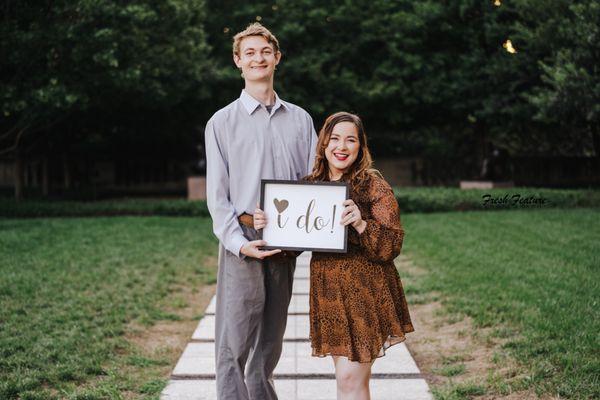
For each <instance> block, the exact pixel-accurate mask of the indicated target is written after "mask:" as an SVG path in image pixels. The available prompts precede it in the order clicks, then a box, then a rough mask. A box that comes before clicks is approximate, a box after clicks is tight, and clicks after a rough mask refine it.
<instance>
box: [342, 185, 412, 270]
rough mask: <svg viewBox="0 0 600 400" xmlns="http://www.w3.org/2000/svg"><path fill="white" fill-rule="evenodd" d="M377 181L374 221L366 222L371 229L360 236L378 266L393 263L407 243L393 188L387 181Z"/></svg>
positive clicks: (372, 200)
mask: <svg viewBox="0 0 600 400" xmlns="http://www.w3.org/2000/svg"><path fill="white" fill-rule="evenodd" d="M374 179H375V180H376V181H375V182H374V184H373V187H372V188H371V190H370V192H371V193H370V197H371V217H370V218H365V221H366V222H367V227H366V228H365V230H364V231H363V233H361V234H360V235H356V236H358V242H359V243H358V244H359V246H360V247H361V248H362V250H363V251H364V252H365V253H366V255H367V257H368V258H369V259H371V260H373V261H376V262H386V261H393V260H394V259H395V258H396V257H398V255H399V254H400V251H401V250H402V242H403V241H404V229H403V227H402V223H401V221H400V207H399V206H398V201H397V200H396V197H395V196H394V192H393V190H392V188H391V187H390V186H389V185H388V184H387V183H386V182H385V181H382V180H381V181H380V179H378V178H374ZM350 229H353V228H350Z"/></svg>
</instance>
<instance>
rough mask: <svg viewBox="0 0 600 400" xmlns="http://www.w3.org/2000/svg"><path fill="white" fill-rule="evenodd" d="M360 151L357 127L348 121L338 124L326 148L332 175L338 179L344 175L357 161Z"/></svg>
mask: <svg viewBox="0 0 600 400" xmlns="http://www.w3.org/2000/svg"><path fill="white" fill-rule="evenodd" d="M359 150H360V141H359V139H358V129H357V128H356V125H354V124H353V123H352V122H347V121H344V122H338V123H337V124H336V125H335V126H334V127H333V130H332V131H331V136H330V137H329V143H328V144H327V147H326V148H325V157H326V158H327V162H328V163H329V170H330V171H331V175H332V176H333V177H335V178H338V177H339V176H340V175H341V174H343V173H344V172H345V171H346V170H347V169H348V168H349V167H350V166H351V165H352V164H353V163H354V161H356V159H357V158H358V152H359Z"/></svg>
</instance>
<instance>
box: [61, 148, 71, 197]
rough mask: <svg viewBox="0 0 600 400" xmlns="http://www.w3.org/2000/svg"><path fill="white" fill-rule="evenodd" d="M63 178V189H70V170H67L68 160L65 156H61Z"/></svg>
mask: <svg viewBox="0 0 600 400" xmlns="http://www.w3.org/2000/svg"><path fill="white" fill-rule="evenodd" d="M63 178H64V184H65V189H66V190H69V189H71V170H70V169H69V159H68V158H67V155H66V154H64V155H63Z"/></svg>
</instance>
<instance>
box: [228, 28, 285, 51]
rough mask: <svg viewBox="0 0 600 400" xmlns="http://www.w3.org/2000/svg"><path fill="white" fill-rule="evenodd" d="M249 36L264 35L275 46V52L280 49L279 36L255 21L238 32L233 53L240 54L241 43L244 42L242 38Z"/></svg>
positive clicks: (234, 40)
mask: <svg viewBox="0 0 600 400" xmlns="http://www.w3.org/2000/svg"><path fill="white" fill-rule="evenodd" d="M248 36H262V37H264V38H265V40H266V41H267V42H268V43H270V44H271V45H272V46H273V50H274V51H275V53H277V52H278V51H279V42H278V41H277V38H276V37H275V35H273V34H272V33H271V31H269V30H268V29H267V28H265V27H264V26H262V25H261V24H259V23H258V22H254V23H252V24H250V25H248V27H247V28H246V29H244V30H243V31H241V32H239V33H237V34H236V35H235V36H234V37H233V54H234V55H236V56H239V55H240V43H242V40H243V39H244V38H247V37H248Z"/></svg>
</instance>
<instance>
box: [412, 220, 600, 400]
mask: <svg viewBox="0 0 600 400" xmlns="http://www.w3.org/2000/svg"><path fill="white" fill-rule="evenodd" d="M599 221H600V210H598V209H573V210H561V209H548V210H536V211H526V210H514V211H503V212H476V211H472V212H464V213H438V214H408V215H405V216H403V223H404V226H405V229H406V237H405V242H404V250H403V251H405V254H407V255H408V256H409V257H411V258H412V259H413V260H414V262H415V263H416V264H417V265H420V266H422V267H424V268H425V269H426V270H427V271H428V274H426V275H425V276H424V277H423V278H422V279H420V280H419V283H418V285H409V286H408V287H407V293H408V294H410V295H413V296H415V295H416V296H417V297H418V296H420V295H421V294H424V293H430V292H433V291H437V292H439V293H441V294H442V295H443V297H444V300H445V306H446V308H447V310H448V312H449V313H450V314H452V313H466V314H467V315H469V316H471V317H472V318H473V319H474V322H475V324H476V326H478V327H493V328H495V334H496V335H497V336H499V337H507V338H509V339H510V340H509V342H508V343H507V345H506V349H507V350H508V351H510V353H511V354H513V355H514V356H515V357H516V358H517V360H519V361H521V362H522V363H524V364H525V365H527V366H529V370H530V375H529V376H528V377H527V378H526V379H524V380H523V381H522V382H521V383H520V384H521V385H522V386H523V388H525V387H528V388H533V389H534V390H535V391H536V392H537V393H538V394H541V393H550V394H553V395H555V396H560V397H561V398H573V399H591V398H600V357H599V356H600V354H599V343H600V307H599V306H600V304H599V300H598V299H599V297H598V296H599V294H600V223H599ZM401 274H402V271H401ZM463 389H465V388H463ZM463 389H460V390H458V389H457V390H454V389H452V390H451V391H450V392H451V393H450V392H447V391H444V393H445V394H444V395H440V396H438V398H455V397H456V396H458V395H460V393H459V392H461V393H462V391H464V390H463ZM467 389H468V388H467ZM516 389H518V388H516ZM465 390H466V389H465ZM478 390H479V389H477V391H478ZM457 391H458V392H457ZM466 391H467V392H469V390H466Z"/></svg>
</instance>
